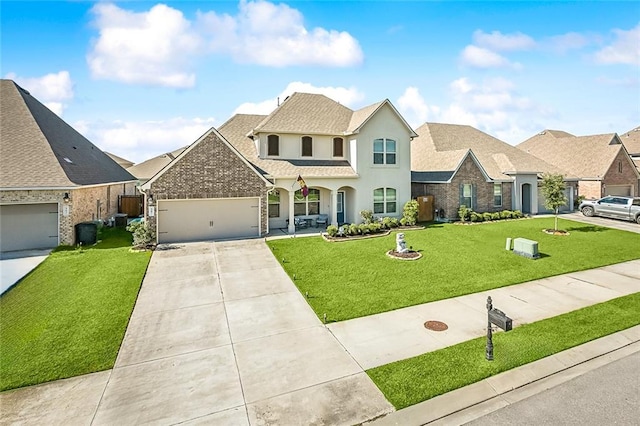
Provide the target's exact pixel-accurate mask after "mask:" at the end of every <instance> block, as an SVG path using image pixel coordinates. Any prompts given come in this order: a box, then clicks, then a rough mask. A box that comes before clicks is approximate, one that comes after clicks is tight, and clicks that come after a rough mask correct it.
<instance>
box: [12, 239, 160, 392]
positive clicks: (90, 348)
mask: <svg viewBox="0 0 640 426" xmlns="http://www.w3.org/2000/svg"><path fill="white" fill-rule="evenodd" d="M100 238H102V242H100V243H99V244H97V245H96V246H94V247H89V248H84V249H82V250H79V249H74V248H70V247H69V248H63V247H61V248H59V249H58V250H55V251H54V252H53V253H51V255H49V257H48V258H47V259H46V260H45V261H44V262H43V263H42V264H40V266H38V267H37V268H36V269H35V270H34V271H32V272H31V273H30V274H29V275H27V276H26V277H25V278H24V279H23V280H22V281H21V282H20V283H19V284H18V285H17V286H16V287H14V288H12V289H11V290H9V291H8V292H7V293H5V294H4V295H3V296H2V298H0V312H1V313H2V315H0V368H1V370H0V371H1V374H0V390H6V389H12V388H16V387H21V386H27V385H33V384H37V383H42V382H47V381H50V380H56V379H61V378H65V377H72V376H77V375H80V374H86V373H91V372H95V371H101V370H106V369H109V368H112V367H113V364H114V363H115V360H116V356H117V354H118V350H119V349H120V344H121V342H122V339H123V337H124V332H125V330H126V327H127V324H128V321H129V317H130V315H131V311H132V310H133V305H134V303H135V301H136V297H137V295H138V290H139V289H140V284H141V282H142V278H143V276H144V273H145V271H146V269H147V264H148V263H149V259H150V257H151V253H150V252H141V253H133V252H130V251H129V249H130V248H131V234H130V233H128V232H126V231H124V230H122V229H106V228H105V229H104V231H103V232H102V234H101V236H100Z"/></svg>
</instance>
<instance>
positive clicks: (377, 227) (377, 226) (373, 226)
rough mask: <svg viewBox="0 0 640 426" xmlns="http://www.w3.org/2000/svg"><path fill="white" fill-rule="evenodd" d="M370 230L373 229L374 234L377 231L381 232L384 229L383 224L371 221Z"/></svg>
mask: <svg viewBox="0 0 640 426" xmlns="http://www.w3.org/2000/svg"><path fill="white" fill-rule="evenodd" d="M369 230H370V231H371V233H372V234H375V233H376V232H380V231H382V224H381V223H380V222H374V223H370V224H369Z"/></svg>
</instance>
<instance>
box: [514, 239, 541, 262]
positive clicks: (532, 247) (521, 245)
mask: <svg viewBox="0 0 640 426" xmlns="http://www.w3.org/2000/svg"><path fill="white" fill-rule="evenodd" d="M513 252H514V253H515V254H518V255H520V256H524V257H526V258H529V259H537V258H539V257H540V254H539V253H538V242H537V241H533V240H528V239H526V238H516V239H515V240H513Z"/></svg>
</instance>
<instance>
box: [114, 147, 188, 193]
mask: <svg viewBox="0 0 640 426" xmlns="http://www.w3.org/2000/svg"><path fill="white" fill-rule="evenodd" d="M185 149H187V146H183V147H182V148H178V149H176V150H173V151H171V152H167V153H165V154H160V155H158V156H157V157H153V158H150V159H148V160H146V161H143V162H142V163H138V164H136V165H135V166H131V167H127V168H126V169H127V171H128V172H129V173H131V174H132V175H133V176H135V177H136V178H137V179H138V181H139V182H140V184H143V183H145V182H146V181H148V180H149V179H151V178H152V177H153V176H154V175H155V174H156V173H158V172H159V171H160V170H162V169H163V168H164V167H166V166H167V165H168V164H169V163H170V162H172V161H173V160H174V159H175V158H176V157H177V156H178V155H180V154H182V151H184V150H185Z"/></svg>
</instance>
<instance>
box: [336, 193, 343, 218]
mask: <svg viewBox="0 0 640 426" xmlns="http://www.w3.org/2000/svg"><path fill="white" fill-rule="evenodd" d="M336 213H337V214H338V224H343V223H344V192H343V191H338V200H337V202H336Z"/></svg>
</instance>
